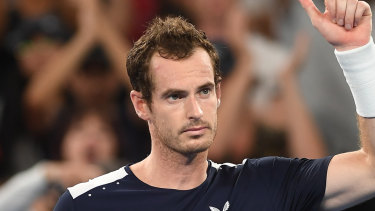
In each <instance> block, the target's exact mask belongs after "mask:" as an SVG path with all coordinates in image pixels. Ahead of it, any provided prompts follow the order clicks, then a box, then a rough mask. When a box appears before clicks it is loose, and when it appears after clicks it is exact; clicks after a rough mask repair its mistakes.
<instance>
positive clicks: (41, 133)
mask: <svg viewBox="0 0 375 211" xmlns="http://www.w3.org/2000/svg"><path fill="white" fill-rule="evenodd" d="M321 6H322V5H321ZM300 10H302V9H301V8H299V5H298V2H294V1H291V0H263V1H256V0H79V1H75V0H61V1H56V0H0V67H1V68H0V69H1V70H0V210H38V211H43V210H52V208H53V206H54V204H55V203H56V200H57V199H58V197H59V195H60V194H61V193H62V191H64V190H65V188H66V187H69V186H72V185H74V184H76V183H78V182H83V181H87V180H88V179H90V178H93V177H96V176H99V175H101V174H104V173H106V172H108V171H112V170H115V169H117V168H120V167H121V166H124V165H126V164H129V163H134V162H138V161H140V160H142V159H143V158H145V157H146V155H147V153H149V151H150V136H149V132H148V128H147V124H146V122H143V121H142V120H140V119H139V118H138V117H137V116H136V115H135V112H134V109H133V107H132V104H131V101H130V99H129V92H130V90H131V85H130V82H129V79H128V76H127V73H126V65H125V62H126V56H127V52H128V51H129V49H130V48H131V47H132V43H133V42H134V41H136V40H137V39H138V38H139V37H140V36H141V35H142V33H143V30H144V29H145V28H146V26H147V23H148V22H149V21H151V20H152V19H153V18H154V17H156V16H161V17H165V16H183V17H185V18H186V19H187V20H189V21H190V22H192V23H193V24H194V25H195V26H197V27H198V28H199V29H201V30H203V31H204V32H205V33H206V36H207V37H208V39H210V40H211V41H212V43H213V44H214V45H215V47H216V49H217V50H218V52H219V56H220V61H221V64H220V68H221V71H222V74H223V81H222V84H221V87H222V100H221V102H222V103H221V106H220V108H219V111H218V133H217V135H216V137H215V142H214V144H213V146H212V147H211V148H210V151H209V159H211V160H213V161H215V162H233V163H240V162H242V160H243V159H244V158H246V157H249V158H256V157H262V156H288V157H306V158H320V157H324V156H326V155H329V154H332V153H338V152H343V151H348V150H354V149H355V148H354V147H356V142H357V138H356V136H357V134H356V133H357V132H356V129H355V128H356V125H355V110H354V105H353V102H352V100H351V96H350V92H349V91H348V89H347V88H341V86H342V87H345V84H344V83H345V81H343V78H340V76H338V75H340V73H339V71H340V70H339V67H338V65H337V64H336V61H335V58H334V56H332V55H331V54H333V53H332V51H333V49H329V50H326V49H327V48H328V47H324V48H323V50H324V52H326V53H325V54H324V53H321V52H323V50H322V51H319V50H321V49H322V48H321V47H319V46H316V44H315V42H316V38H315V36H314V32H311V31H310V30H312V29H311V28H306V27H304V28H303V27H300V24H302V25H309V24H306V23H308V19H307V17H305V16H304V15H305V14H303V13H302V14H301V13H299V12H298V11H300ZM296 11H297V12H296ZM303 21H304V22H303ZM318 42H323V41H318ZM323 43H324V42H323ZM321 45H322V44H321ZM324 45H327V44H326V43H324ZM318 48H319V50H318ZM327 51H328V52H327ZM324 55H330V56H331V57H329V56H328V57H327V56H324ZM322 57H323V58H322ZM314 58H315V60H314ZM324 59H327V60H328V59H329V60H332V61H330V62H326V61H324ZM325 62H326V63H327V64H328V65H326V66H324V63H325ZM322 63H323V64H322ZM329 65H331V66H329ZM335 65H336V66H335ZM332 66H333V67H332ZM310 69H312V71H310ZM331 69H333V70H331ZM335 71H336V72H338V73H337V75H334V74H333V77H332V78H330V75H329V74H331V75H332V73H329V72H335ZM325 72H327V74H324V73H325ZM340 80H341V81H340ZM342 84H344V85H342ZM311 87H312V88H311ZM320 87H325V88H327V87H328V88H327V89H326V90H325V91H323V93H322V91H321V90H320V89H319V88H320ZM336 89H339V90H336ZM341 89H342V90H341ZM332 90H333V91H332ZM336 91H337V92H336ZM331 92H332V94H331V95H330V93H331ZM317 96H318V97H317ZM315 98H316V100H315ZM313 101H314V102H313ZM316 101H318V103H317V102H316ZM335 103H337V106H335V105H336V104H335ZM345 115H347V116H348V117H345ZM334 119H337V120H336V121H335V120H334ZM346 122H352V123H351V124H346ZM353 137H354V138H353ZM346 142H349V144H346ZM350 144H352V145H350ZM353 144H354V147H353ZM337 146H344V147H337ZM15 199H16V200H15ZM372 204H374V203H372ZM362 206H367V207H369V206H371V201H370V203H368V204H365V205H362ZM354 209H355V208H353V210H354ZM357 209H358V210H360V209H361V210H363V209H364V208H363V207H361V208H357ZM366 209H367V208H366Z"/></svg>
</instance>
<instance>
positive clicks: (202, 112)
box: [148, 48, 220, 155]
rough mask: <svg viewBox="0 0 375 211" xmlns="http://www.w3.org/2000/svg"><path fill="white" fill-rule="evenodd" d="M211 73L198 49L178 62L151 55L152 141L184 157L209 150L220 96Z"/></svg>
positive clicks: (201, 51)
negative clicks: (152, 87)
mask: <svg viewBox="0 0 375 211" xmlns="http://www.w3.org/2000/svg"><path fill="white" fill-rule="evenodd" d="M213 72H214V71H213V67H212V63H211V60H210V57H209V55H208V53H207V52H206V51H204V50H203V49H201V48H197V49H195V52H194V53H193V55H192V56H190V57H189V58H186V59H182V60H177V61H176V60H172V59H165V58H162V57H161V56H160V55H159V54H158V53H155V54H154V55H153V57H152V58H151V61H150V74H151V77H152V82H153V85H154V90H153V92H152V103H151V109H150V111H149V112H150V113H149V119H148V122H149V127H150V132H151V136H152V138H153V141H157V142H160V144H161V146H164V147H166V148H168V149H169V150H172V151H175V152H177V153H180V154H183V155H190V154H194V153H198V152H202V151H205V150H207V149H208V148H209V146H210V145H211V143H212V142H213V139H214V136H215V133H216V127H217V106H218V98H219V97H220V88H219V87H215V83H214V73H213Z"/></svg>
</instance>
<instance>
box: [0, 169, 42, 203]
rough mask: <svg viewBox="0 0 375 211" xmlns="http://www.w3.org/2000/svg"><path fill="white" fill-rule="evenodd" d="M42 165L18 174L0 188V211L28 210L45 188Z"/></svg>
mask: <svg viewBox="0 0 375 211" xmlns="http://www.w3.org/2000/svg"><path fill="white" fill-rule="evenodd" d="M43 165H44V164H43V163H40V164H37V165H35V166H34V167H32V168H30V169H28V170H25V171H23V172H20V173H18V174H17V175H15V176H13V177H12V178H11V179H9V181H7V182H6V183H5V184H3V185H2V186H1V188H0V210H28V208H29V206H30V205H31V203H32V202H33V201H34V200H35V199H36V198H37V197H38V196H39V195H41V193H42V192H43V191H44V190H45V189H46V187H47V181H46V179H45V174H44V166H43Z"/></svg>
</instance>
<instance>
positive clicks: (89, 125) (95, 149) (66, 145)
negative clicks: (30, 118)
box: [0, 109, 127, 211]
mask: <svg viewBox="0 0 375 211" xmlns="http://www.w3.org/2000/svg"><path fill="white" fill-rule="evenodd" d="M118 123H119V122H118V120H116V116H114V115H113V113H111V112H106V111H103V110H93V109H89V110H78V111H76V112H74V114H73V115H72V117H71V118H70V119H69V120H68V121H67V123H66V125H65V126H63V127H62V128H61V130H62V131H61V133H60V134H59V135H60V136H59V135H57V136H58V137H57V139H60V141H57V143H55V145H54V146H55V148H56V149H58V150H57V151H55V153H56V154H55V157H56V159H54V160H45V161H42V162H39V163H38V164H36V165H34V166H33V167H31V168H30V169H28V170H25V171H23V172H20V173H18V174H17V175H15V176H13V177H12V178H11V179H9V181H7V182H6V183H5V184H3V185H2V186H1V187H0V209H1V210H29V209H30V208H33V209H31V210H38V211H39V210H52V209H53V206H54V205H55V203H56V201H57V199H58V196H59V195H61V193H62V192H63V191H64V190H65V188H66V187H69V186H72V185H74V184H76V183H79V182H83V181H87V180H88V179H89V178H94V177H96V176H99V175H101V174H103V173H105V172H109V171H113V170H115V169H117V168H119V167H120V165H125V164H126V163H127V162H125V161H121V163H120V162H119V160H117V159H118V158H119V155H120V153H121V152H120V151H119V150H122V149H123V148H124V147H122V146H121V142H119V139H120V134H119V130H120V128H119V124H118ZM15 199H17V200H15Z"/></svg>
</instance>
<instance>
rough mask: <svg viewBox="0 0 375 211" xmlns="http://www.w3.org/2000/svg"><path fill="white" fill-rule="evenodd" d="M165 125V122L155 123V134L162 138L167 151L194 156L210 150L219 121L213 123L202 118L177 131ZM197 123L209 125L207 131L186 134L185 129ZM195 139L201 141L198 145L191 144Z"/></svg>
mask: <svg viewBox="0 0 375 211" xmlns="http://www.w3.org/2000/svg"><path fill="white" fill-rule="evenodd" d="M165 125H166V124H163V123H161V124H154V127H155V132H156V134H155V135H156V136H157V138H158V139H159V140H160V143H161V145H162V147H163V148H164V150H166V151H169V152H174V153H177V154H181V155H183V156H185V157H194V156H195V155H197V154H198V153H201V152H204V151H206V150H208V148H209V147H210V146H211V144H212V143H213V140H214V138H215V136H216V129H217V121H215V122H214V123H213V125H211V124H209V123H207V122H205V121H201V120H198V121H195V122H190V123H188V124H186V125H185V126H183V127H182V128H181V129H180V130H178V131H177V132H175V133H173V132H174V131H172V130H171V129H170V128H165ZM195 125H201V126H202V125H203V126H205V127H207V129H206V130H207V132H206V133H205V134H203V135H198V136H189V137H188V136H186V134H185V133H184V132H183V131H184V130H185V129H187V128H189V127H192V126H195ZM199 139H200V140H199ZM193 141H197V142H199V143H197V146H189V144H190V143H189V142H193Z"/></svg>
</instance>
